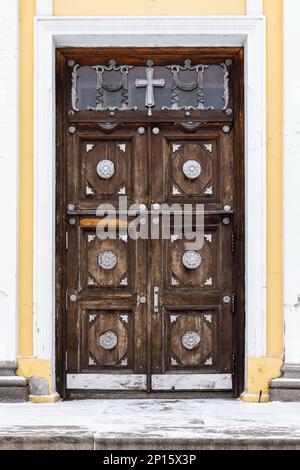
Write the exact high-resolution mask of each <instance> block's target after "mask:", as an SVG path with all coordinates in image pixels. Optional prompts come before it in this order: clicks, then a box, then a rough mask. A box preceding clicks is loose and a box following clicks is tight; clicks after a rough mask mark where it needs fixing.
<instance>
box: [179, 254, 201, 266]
mask: <svg viewBox="0 0 300 470" xmlns="http://www.w3.org/2000/svg"><path fill="white" fill-rule="evenodd" d="M201 261H202V260H201V256H200V254H199V253H198V252H197V251H186V252H185V253H184V255H183V256H182V264H183V265H184V266H185V267H186V268H187V269H197V268H199V266H200V264H201Z"/></svg>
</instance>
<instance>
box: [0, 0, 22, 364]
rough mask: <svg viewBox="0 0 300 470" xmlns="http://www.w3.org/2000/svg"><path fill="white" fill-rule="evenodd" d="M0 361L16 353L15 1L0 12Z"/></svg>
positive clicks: (8, 358) (16, 54) (16, 174)
mask: <svg viewBox="0 0 300 470" xmlns="http://www.w3.org/2000/svg"><path fill="white" fill-rule="evenodd" d="M0 135H1V150H0V214H1V221H2V223H1V230H0V260H1V261H0V361H15V360H16V358H17V353H18V348H17V344H18V321H17V318H18V269H17V267H18V215H19V214H18V206H19V189H18V188H19V180H18V175H19V1H18V0H10V1H9V2H6V4H5V6H4V5H2V8H1V16H0Z"/></svg>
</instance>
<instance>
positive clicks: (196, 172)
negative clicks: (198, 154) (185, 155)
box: [182, 160, 201, 180]
mask: <svg viewBox="0 0 300 470" xmlns="http://www.w3.org/2000/svg"><path fill="white" fill-rule="evenodd" d="M182 171H183V173H184V175H185V176H186V177H187V178H189V179H190V180H195V179H197V178H198V176H200V174H201V165H200V163H199V162H197V161H196V160H187V161H186V162H185V163H184V164H183V166H182Z"/></svg>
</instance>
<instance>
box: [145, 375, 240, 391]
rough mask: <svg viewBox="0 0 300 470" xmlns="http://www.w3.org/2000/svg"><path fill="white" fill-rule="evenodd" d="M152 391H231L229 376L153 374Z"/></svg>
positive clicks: (230, 378)
mask: <svg viewBox="0 0 300 470" xmlns="http://www.w3.org/2000/svg"><path fill="white" fill-rule="evenodd" d="M152 389H153V390H232V376H231V374H155V375H152Z"/></svg>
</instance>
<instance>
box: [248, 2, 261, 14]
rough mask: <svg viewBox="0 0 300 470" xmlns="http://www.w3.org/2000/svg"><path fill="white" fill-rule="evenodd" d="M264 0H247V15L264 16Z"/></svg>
mask: <svg viewBox="0 0 300 470" xmlns="http://www.w3.org/2000/svg"><path fill="white" fill-rule="evenodd" d="M263 10H264V0H247V15H262V14H263Z"/></svg>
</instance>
